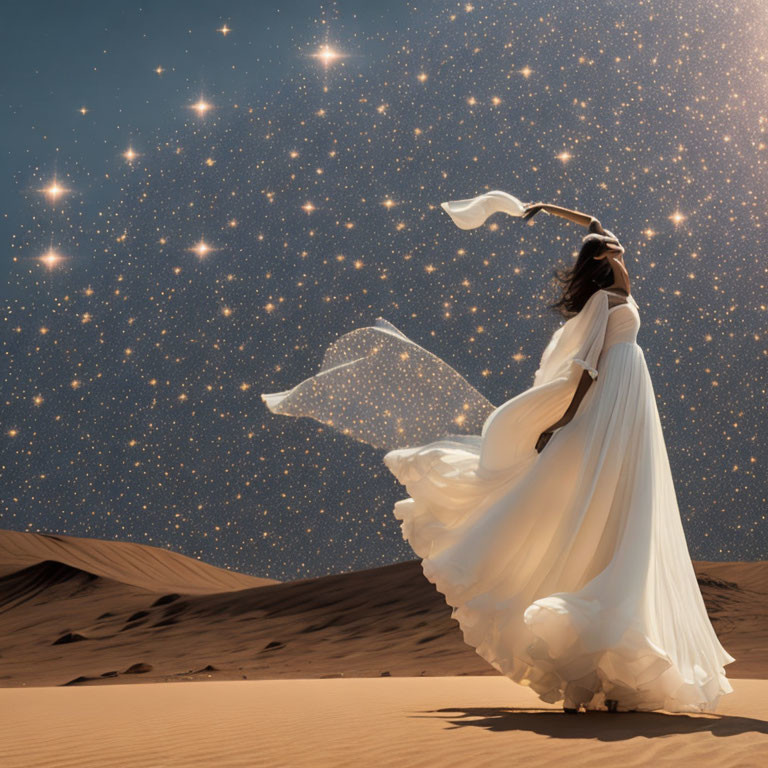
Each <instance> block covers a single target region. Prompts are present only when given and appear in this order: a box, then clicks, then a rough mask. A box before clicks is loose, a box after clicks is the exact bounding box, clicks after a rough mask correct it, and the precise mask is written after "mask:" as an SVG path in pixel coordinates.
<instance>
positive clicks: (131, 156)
mask: <svg viewBox="0 0 768 768" xmlns="http://www.w3.org/2000/svg"><path fill="white" fill-rule="evenodd" d="M138 156H139V154H138V152H134V150H133V147H128V149H126V150H125V152H123V157H124V158H125V159H126V160H127V161H128V162H129V163H132V162H133V161H134V160H135V159H136V158H137V157H138Z"/></svg>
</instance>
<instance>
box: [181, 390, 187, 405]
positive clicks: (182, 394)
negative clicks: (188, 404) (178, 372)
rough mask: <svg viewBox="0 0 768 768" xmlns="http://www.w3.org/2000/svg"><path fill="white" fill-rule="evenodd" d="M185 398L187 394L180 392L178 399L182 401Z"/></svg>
mask: <svg viewBox="0 0 768 768" xmlns="http://www.w3.org/2000/svg"><path fill="white" fill-rule="evenodd" d="M186 399H187V395H186V394H185V393H184V392H182V393H181V394H180V395H179V400H181V402H182V403H183V402H184V401H185V400H186Z"/></svg>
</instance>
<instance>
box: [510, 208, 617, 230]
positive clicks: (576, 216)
mask: <svg viewBox="0 0 768 768" xmlns="http://www.w3.org/2000/svg"><path fill="white" fill-rule="evenodd" d="M539 211H545V212H546V213H552V214H554V215H555V216H560V217H562V218H563V219H567V220H568V221H572V222H573V223H574V224H578V225H579V226H581V227H587V228H588V229H589V231H590V232H596V233H597V234H598V235H602V234H604V230H603V228H602V226H601V225H600V222H599V221H598V220H597V219H596V218H595V217H594V216H590V215H589V214H588V213H581V212H580V211H572V210H571V209H570V208H563V207H562V206H561V205H550V204H549V203H528V205H526V206H525V213H524V214H523V218H524V219H525V220H526V221H527V220H528V219H531V218H533V217H534V216H535V215H536V214H537V213H538V212H539Z"/></svg>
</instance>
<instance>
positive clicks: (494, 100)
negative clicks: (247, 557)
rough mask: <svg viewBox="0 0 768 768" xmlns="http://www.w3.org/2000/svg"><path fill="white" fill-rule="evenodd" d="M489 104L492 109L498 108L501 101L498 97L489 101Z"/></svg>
mask: <svg viewBox="0 0 768 768" xmlns="http://www.w3.org/2000/svg"><path fill="white" fill-rule="evenodd" d="M491 104H493V106H494V107H498V106H499V104H501V99H500V98H499V97H498V96H494V97H493V98H492V99H491Z"/></svg>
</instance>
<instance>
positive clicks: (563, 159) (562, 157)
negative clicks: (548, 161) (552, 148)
mask: <svg viewBox="0 0 768 768" xmlns="http://www.w3.org/2000/svg"><path fill="white" fill-rule="evenodd" d="M555 157H556V158H557V159H558V160H560V162H562V163H567V162H568V161H569V160H570V159H571V158H572V157H573V155H572V154H571V153H570V152H566V151H563V152H561V153H560V154H559V155H555Z"/></svg>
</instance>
